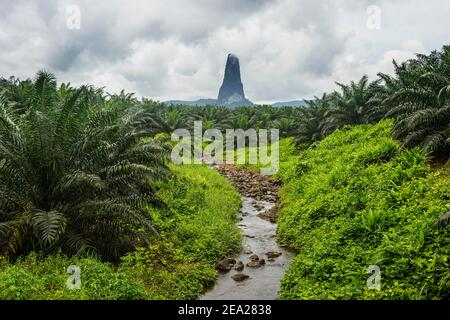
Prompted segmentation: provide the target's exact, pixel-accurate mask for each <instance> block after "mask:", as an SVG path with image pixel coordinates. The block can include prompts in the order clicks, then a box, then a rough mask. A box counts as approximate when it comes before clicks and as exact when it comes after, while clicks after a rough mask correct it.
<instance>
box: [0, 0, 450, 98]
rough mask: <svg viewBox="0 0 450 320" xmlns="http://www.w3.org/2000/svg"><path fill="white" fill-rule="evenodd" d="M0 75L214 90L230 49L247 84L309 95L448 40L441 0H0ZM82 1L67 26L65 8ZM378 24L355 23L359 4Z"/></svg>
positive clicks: (117, 86) (114, 86) (181, 92)
mask: <svg viewBox="0 0 450 320" xmlns="http://www.w3.org/2000/svg"><path fill="white" fill-rule="evenodd" d="M0 2H1V3H0V6H1V7H2V8H3V10H2V12H1V13H0V47H1V48H2V51H1V52H0V76H4V77H7V76H9V75H16V76H19V77H21V78H26V77H32V76H33V75H34V73H35V72H36V71H37V70H38V69H41V68H46V69H49V70H50V71H52V72H54V73H55V74H56V75H57V77H58V79H60V80H61V81H65V82H67V81H70V82H72V83H74V84H81V83H86V82H88V83H91V84H94V85H97V86H104V87H106V90H107V91H109V92H118V91H120V90H121V89H125V90H126V91H131V92H136V93H137V94H138V95H142V96H147V97H150V98H154V99H160V100H166V99H197V98H201V97H208V98H210V97H211V98H214V97H216V96H217V92H218V88H219V86H220V84H221V81H222V75H223V69H224V65H225V59H226V55H227V54H228V53H229V52H234V53H236V54H237V55H238V56H239V58H240V60H241V72H242V79H243V82H244V89H245V91H246V94H247V96H248V97H249V98H250V99H251V100H253V101H257V102H262V101H264V102H272V101H278V100H290V99H296V98H303V97H304V98H310V97H312V96H313V95H320V94H321V93H322V92H323V91H327V90H330V89H333V88H334V81H341V82H342V81H343V82H346V81H350V80H354V79H355V78H359V77H360V76H362V75H363V74H368V75H369V76H370V77H372V78H373V77H375V75H376V73H377V72H379V71H382V72H391V71H392V64H391V61H392V59H396V60H398V61H399V62H400V61H404V60H407V59H409V58H411V57H413V55H414V54H415V53H427V52H429V51H431V50H436V49H440V47H441V46H442V45H444V44H445V43H446V42H448V35H447V33H448V27H449V26H450V21H449V20H448V15H449V13H450V4H449V3H448V1H447V0H435V1H428V2H423V1H419V0H412V1H406V0H399V1H395V2H393V1H388V0H379V1H366V0H365V1H359V0H344V1H340V2H339V6H338V4H337V3H336V1H331V0H324V1H320V2H319V1H314V0H298V1H296V0H278V1H258V0H252V1H238V0H232V1H218V0H217V1H210V0H208V1H207V0H197V1H194V0H187V1H176V0H151V1H144V0H135V1H126V0H115V1H101V2H100V1H98V2H92V1H88V0H73V1H68V0H65V1H56V0H51V1H48V0H45V1H44V0H39V1H31V0H29V1H26V0H18V1H15V2H9V1H8V2H7V1H6V0H0ZM69 4H76V5H79V6H80V9H81V29H80V30H72V31H71V30H67V28H66V19H67V17H66V13H65V8H66V6H67V5H69ZM373 4H374V5H378V6H379V7H380V9H381V29H380V30H369V29H368V28H367V27H366V21H367V18H368V15H367V13H366V9H367V7H368V6H369V5H373Z"/></svg>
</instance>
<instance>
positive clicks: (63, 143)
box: [0, 72, 168, 260]
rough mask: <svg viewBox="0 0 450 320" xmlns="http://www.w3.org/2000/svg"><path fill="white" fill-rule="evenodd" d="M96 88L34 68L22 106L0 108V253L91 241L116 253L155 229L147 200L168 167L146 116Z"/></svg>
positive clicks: (80, 247)
mask: <svg viewBox="0 0 450 320" xmlns="http://www.w3.org/2000/svg"><path fill="white" fill-rule="evenodd" d="M97 94H98V93H95V92H92V90H91V89H90V88H87V87H81V88H78V89H74V88H71V87H69V86H66V85H63V86H61V87H59V88H58V87H57V86H56V81H55V79H54V78H53V76H52V75H50V74H47V73H44V72H40V73H38V75H37V76H36V79H35V80H34V81H33V83H32V85H31V86H30V87H29V88H28V90H27V93H26V95H25V96H24V97H22V98H23V101H25V102H26V108H25V109H24V108H22V107H21V108H18V109H17V105H16V104H15V103H10V104H4V105H3V107H2V108H1V109H0V150H1V154H0V254H2V255H7V256H12V257H14V256H16V255H18V254H20V253H26V252H29V251H32V250H38V251H40V250H42V251H44V252H54V251H56V250H59V249H61V250H62V251H63V252H65V253H67V254H75V253H81V252H83V251H84V250H94V251H96V252H98V253H99V254H100V256H101V257H103V258H105V259H109V260H117V259H118V258H119V257H120V256H121V255H123V254H124V253H126V252H128V251H130V250H132V248H133V247H134V245H135V244H136V243H137V242H139V241H144V242H148V239H149V235H150V234H151V233H154V234H156V230H155V229H154V228H153V226H152V224H151V217H150V216H149V214H148V213H147V212H146V210H145V206H147V205H149V204H158V203H159V201H158V199H157V197H155V191H156V190H155V182H156V181H157V180H158V179H160V178H162V177H164V176H166V175H167V174H168V170H167V168H166V166H165V164H164V158H165V153H166V151H165V149H164V147H163V145H162V144H161V143H160V142H159V141H157V140H156V139H153V138H151V137H152V135H153V134H154V132H152V123H153V118H152V117H151V115H150V114H149V113H148V112H145V111H144V110H143V109H141V108H136V107H133V106H132V105H130V104H125V103H124V102H123V101H121V99H120V97H118V98H111V99H97V98H98V97H97ZM145 137H146V138H147V139H146V140H143V138H145Z"/></svg>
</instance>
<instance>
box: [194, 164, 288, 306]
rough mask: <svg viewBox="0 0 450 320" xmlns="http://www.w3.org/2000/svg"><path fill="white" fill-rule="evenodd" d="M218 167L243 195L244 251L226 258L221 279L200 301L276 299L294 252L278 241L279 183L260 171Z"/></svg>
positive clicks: (239, 218) (239, 216)
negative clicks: (283, 246) (262, 174)
mask: <svg viewBox="0 0 450 320" xmlns="http://www.w3.org/2000/svg"><path fill="white" fill-rule="evenodd" d="M216 168H217V170H219V172H221V173H222V174H223V175H225V176H227V177H228V179H230V181H231V182H232V183H233V184H234V185H235V186H236V188H237V189H238V190H239V191H240V193H241V195H242V208H241V210H240V211H239V213H238V220H239V224H238V226H239V228H241V230H242V232H243V235H244V240H243V248H244V249H243V251H242V252H241V253H240V254H239V255H238V256H236V257H226V258H224V259H223V260H222V261H220V262H219V263H218V264H217V266H216V269H217V270H218V271H219V278H218V280H217V282H216V284H215V285H214V287H212V288H211V289H210V290H209V291H208V292H206V293H205V294H204V295H203V296H201V297H200V299H202V300H219V299H223V300H232V299H236V300H240V299H244V300H256V299H261V300H273V299H276V298H277V292H278V289H279V287H280V281H281V278H282V277H283V274H284V272H285V271H286V269H287V267H288V266H289V263H290V261H291V258H292V253H290V252H289V251H287V250H285V249H284V248H282V247H280V246H279V245H278V243H277V241H276V224H275V223H274V222H275V221H276V216H277V212H278V210H276V201H277V190H278V184H277V183H276V182H275V181H273V180H271V179H269V178H267V177H264V176H261V175H259V174H258V173H257V172H253V171H248V170H245V169H240V168H236V167H234V166H231V165H219V166H217V167H216Z"/></svg>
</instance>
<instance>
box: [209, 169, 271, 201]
mask: <svg viewBox="0 0 450 320" xmlns="http://www.w3.org/2000/svg"><path fill="white" fill-rule="evenodd" d="M217 170H218V171H219V172H220V173H221V174H222V175H224V176H226V177H227V178H228V179H229V180H230V181H231V183H232V184H233V185H234V186H235V187H236V188H237V189H238V190H239V191H240V193H241V194H242V195H244V196H247V197H254V198H255V199H256V200H258V201H261V200H264V201H271V202H276V200H277V191H278V188H279V182H277V181H275V180H273V179H271V178H270V177H267V176H263V175H261V174H260V173H259V172H258V171H252V170H248V169H243V168H236V167H234V166H233V165H230V164H222V165H219V166H218V167H217ZM251 204H252V205H255V204H258V203H257V201H252V202H251Z"/></svg>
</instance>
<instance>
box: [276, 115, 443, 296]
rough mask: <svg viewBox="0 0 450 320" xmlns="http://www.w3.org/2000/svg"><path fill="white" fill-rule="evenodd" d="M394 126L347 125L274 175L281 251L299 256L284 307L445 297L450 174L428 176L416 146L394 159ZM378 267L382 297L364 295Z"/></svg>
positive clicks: (396, 150) (291, 270)
mask: <svg viewBox="0 0 450 320" xmlns="http://www.w3.org/2000/svg"><path fill="white" fill-rule="evenodd" d="M391 127H392V121H383V122H380V123H379V124H377V125H360V126H355V127H344V128H343V129H342V130H338V131H336V132H335V133H333V134H332V135H330V136H328V137H327V138H325V139H324V140H323V141H321V142H319V143H318V144H317V145H316V146H315V147H314V148H310V149H308V150H306V151H305V152H303V153H302V154H301V155H299V156H295V155H294V156H290V157H289V156H288V153H289V151H288V152H286V149H285V148H282V153H287V154H285V157H286V158H289V160H288V161H287V163H285V165H284V166H283V167H282V169H281V172H280V174H279V176H280V179H281V180H282V182H283V187H282V189H281V191H280V194H281V199H282V204H283V209H282V211H281V215H280V219H279V224H278V230H277V233H278V237H279V240H280V241H281V243H283V244H285V245H288V246H289V247H292V248H294V249H296V250H298V252H299V253H298V255H297V256H296V257H295V258H294V260H293V263H292V265H291V266H290V268H289V270H288V272H287V273H286V274H285V277H284V279H283V281H282V287H281V291H280V297H281V298H283V299H380V298H383V299H436V298H438V299H446V298H448V297H449V296H448V294H449V292H450V269H449V260H448V258H449V253H450V237H449V235H450V234H449V230H448V228H445V229H439V228H437V227H436V222H437V221H438V219H439V218H440V217H442V216H443V215H444V214H445V213H446V212H448V211H449V210H450V202H449V200H450V198H449V197H450V189H449V187H450V173H449V172H448V170H444V169H443V170H437V171H432V170H431V169H430V167H429V165H428V164H427V156H426V155H425V154H424V152H423V151H421V150H420V149H418V148H415V149H411V150H404V151H400V150H399V146H398V144H397V143H396V142H395V141H393V140H392V138H391V137H390V135H389V133H390V131H391ZM370 265H378V266H379V267H380V269H381V275H382V280H381V284H382V290H380V291H378V290H369V289H368V288H367V285H366V282H367V279H368V277H369V274H367V268H368V267H369V266H370Z"/></svg>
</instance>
